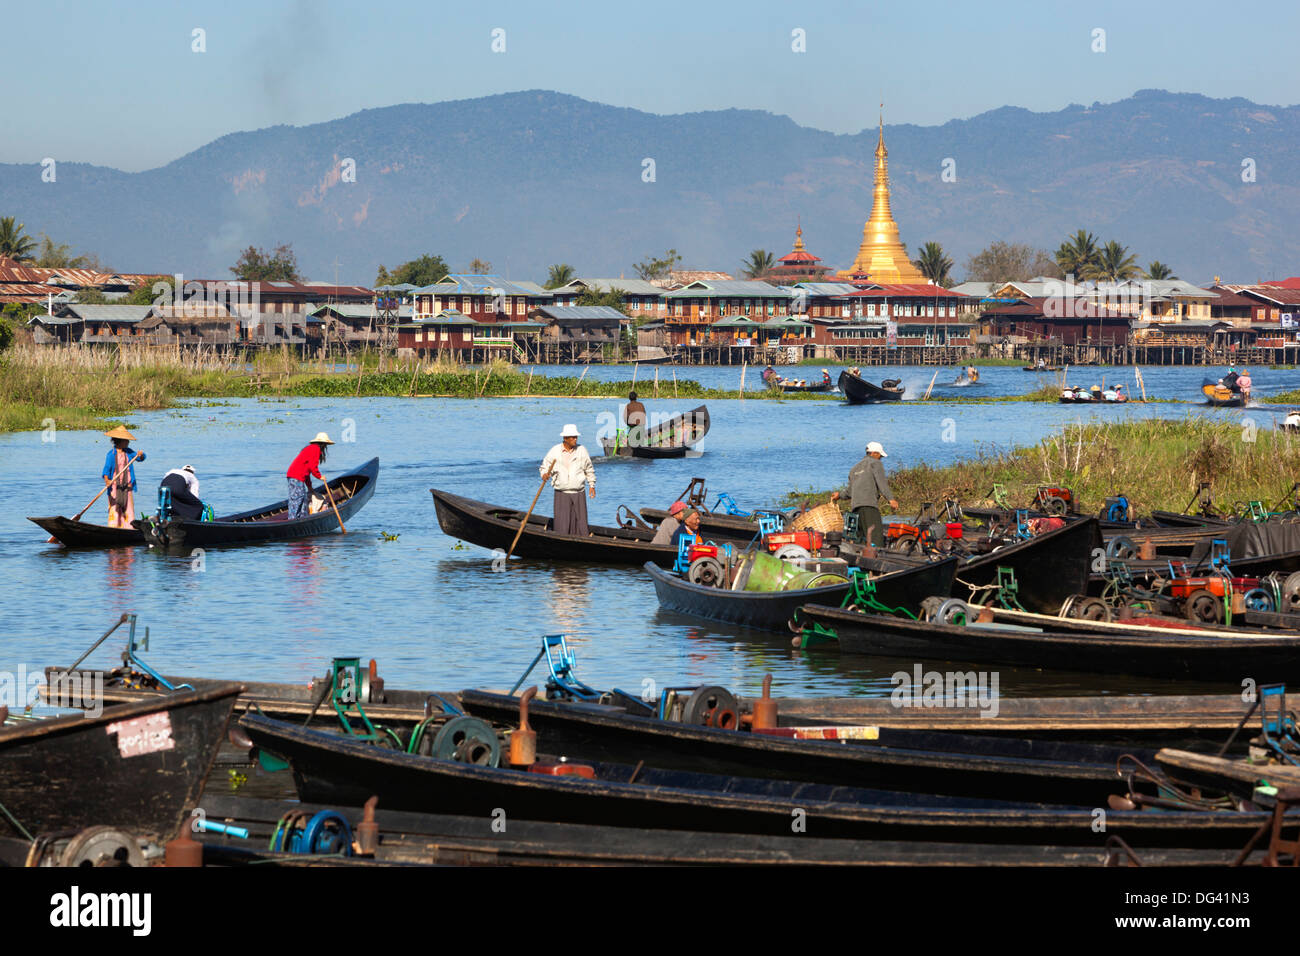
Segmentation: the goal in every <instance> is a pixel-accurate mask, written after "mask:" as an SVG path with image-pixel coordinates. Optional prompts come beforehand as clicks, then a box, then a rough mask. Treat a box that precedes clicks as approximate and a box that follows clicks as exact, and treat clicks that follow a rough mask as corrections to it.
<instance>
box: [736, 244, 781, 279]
mask: <svg viewBox="0 0 1300 956" xmlns="http://www.w3.org/2000/svg"><path fill="white" fill-rule="evenodd" d="M774 265H776V257H775V256H773V255H772V253H770V252H768V251H767V250H766V249H755V250H754V251H753V252H751V253H750V254H749V258H748V259H746V260H745V261H744V262H742V263H741V264H740V268H741V270H742V271H743V272H744V275H745V278H746V279H759V278H762V277H763V276H765V275H767V274H768V273H769V272H771V271H772V267H773V266H774Z"/></svg>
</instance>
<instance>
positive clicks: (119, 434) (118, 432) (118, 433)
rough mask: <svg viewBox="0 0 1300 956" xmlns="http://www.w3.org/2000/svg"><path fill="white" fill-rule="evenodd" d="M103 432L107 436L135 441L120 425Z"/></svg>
mask: <svg viewBox="0 0 1300 956" xmlns="http://www.w3.org/2000/svg"><path fill="white" fill-rule="evenodd" d="M104 434H105V435H107V436H108V437H109V438H125V439H126V440H127V441H135V436H134V435H132V434H131V433H130V432H129V431H127V430H126V428H125V427H124V426H122V425H118V426H117V427H116V428H114V429H113V430H112V431H111V432H104Z"/></svg>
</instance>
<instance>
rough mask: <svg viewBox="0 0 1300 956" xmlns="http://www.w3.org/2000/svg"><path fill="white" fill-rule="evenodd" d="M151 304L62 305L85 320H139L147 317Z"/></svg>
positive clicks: (67, 311) (67, 310)
mask: <svg viewBox="0 0 1300 956" xmlns="http://www.w3.org/2000/svg"><path fill="white" fill-rule="evenodd" d="M152 308H153V306H151V305H82V304H80V303H76V302H74V303H71V304H69V305H65V306H63V310H64V312H66V313H71V314H74V315H78V316H80V317H81V318H82V319H85V320H86V321H87V322H140V321H143V320H144V319H146V318H148V316H149V312H150V310H151V309H152Z"/></svg>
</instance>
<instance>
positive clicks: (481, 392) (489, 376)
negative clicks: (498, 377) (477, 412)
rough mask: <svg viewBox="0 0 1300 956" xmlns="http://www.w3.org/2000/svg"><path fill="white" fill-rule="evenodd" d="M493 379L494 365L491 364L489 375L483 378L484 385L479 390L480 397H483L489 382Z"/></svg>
mask: <svg viewBox="0 0 1300 956" xmlns="http://www.w3.org/2000/svg"><path fill="white" fill-rule="evenodd" d="M491 379H492V366H490V365H489V366H488V373H487V377H486V378H484V379H483V387H482V388H481V389H479V392H478V397H479V398H482V397H483V393H484V392H486V391H487V386H488V382H489V381H491Z"/></svg>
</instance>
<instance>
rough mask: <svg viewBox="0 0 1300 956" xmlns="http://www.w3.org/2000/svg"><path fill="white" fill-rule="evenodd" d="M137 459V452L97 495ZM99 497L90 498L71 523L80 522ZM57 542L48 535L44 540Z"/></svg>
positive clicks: (52, 536)
mask: <svg viewBox="0 0 1300 956" xmlns="http://www.w3.org/2000/svg"><path fill="white" fill-rule="evenodd" d="M139 457H140V454H139V452H137V453H136V454H135V455H133V456H132V457H131V460H130V461H128V462H127V463H126V464H125V465H123V466H122V468H121V470H120V471H118V473H117V474H116V475H114V476H113V477H112V479H111V480H110V481H109V483H108V484H106V485H105V486H104V487H103V488H100V489H99V495H102V494H103V493H104V492H106V491H108V489H109V488H111V487H113V482H115V481H117V479H118V478H120V477H121V475H122V472H123V471H126V470H127V469H128V468H130V467H131V466H132V465H134V464H135V462H136V459H138V458H139ZM99 495H95V497H93V498H91V499H90V504H89V505H86V507H84V508H82V509H81V510H80V511H78V512H77V514H76V516H75V517H74V518H73V519H72V520H73V521H80V520H81V516H82V515H84V514H85V513H86V512H87V511H89V510H90V508H91V505H93V504H94V503H95V502H96V501H98V500H99ZM58 540H59V539H58V538H56V537H54V535H50V536H49V537H48V538H46V539H45V543H46V544H54V542H56V541H58Z"/></svg>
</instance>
